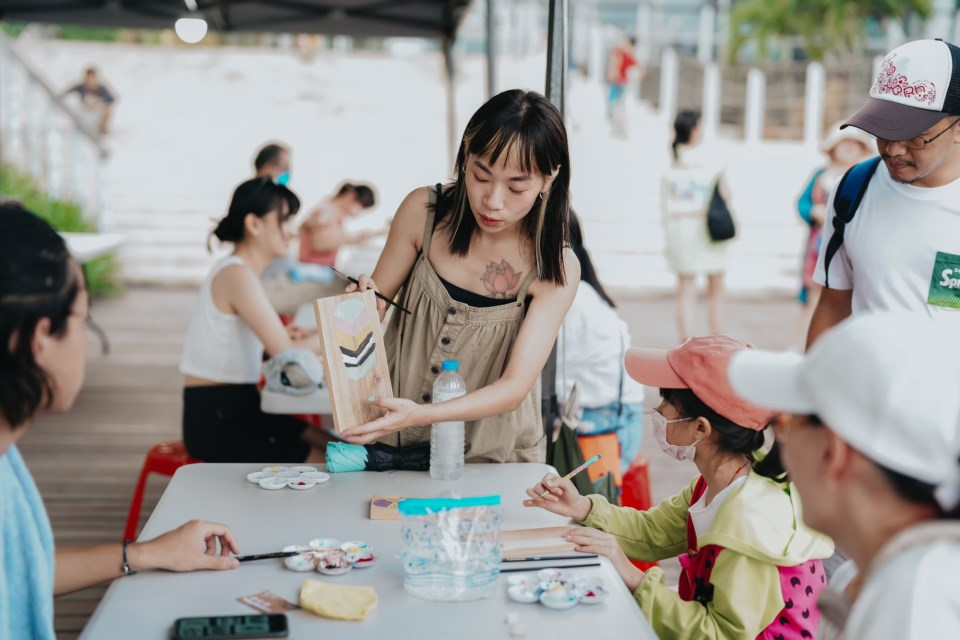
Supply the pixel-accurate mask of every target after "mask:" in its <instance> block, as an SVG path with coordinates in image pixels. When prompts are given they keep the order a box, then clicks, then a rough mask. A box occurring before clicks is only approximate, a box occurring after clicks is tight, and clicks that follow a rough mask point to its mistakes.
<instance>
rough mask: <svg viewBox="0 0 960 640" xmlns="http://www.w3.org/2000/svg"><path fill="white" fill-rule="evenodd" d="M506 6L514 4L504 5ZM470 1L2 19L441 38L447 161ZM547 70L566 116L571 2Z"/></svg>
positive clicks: (546, 386)
mask: <svg viewBox="0 0 960 640" xmlns="http://www.w3.org/2000/svg"><path fill="white" fill-rule="evenodd" d="M507 1H509V0H507ZM471 2H472V0H0V20H10V21H22V22H42V23H54V24H85V25H96V26H108V27H128V28H144V29H169V28H171V27H172V26H173V24H174V22H175V21H176V20H177V19H178V18H181V17H187V14H188V13H189V14H192V15H191V16H190V17H199V18H203V19H205V20H206V21H207V24H208V25H209V27H210V28H211V29H215V30H218V31H226V32H230V31H237V32H240V31H245V32H259V33H264V32H273V33H318V34H331V35H334V34H337V35H339V34H342V35H351V36H371V37H377V36H379V37H384V36H408V37H425V38H438V39H440V40H441V42H442V43H443V47H442V52H443V58H444V63H445V71H446V74H445V75H446V78H445V80H446V85H447V129H448V155H449V159H450V164H451V165H452V164H453V157H454V155H455V149H456V142H457V140H458V138H459V136H458V132H457V127H456V121H455V108H454V102H455V98H454V84H455V69H454V56H453V43H454V40H455V38H456V32H457V28H458V27H459V25H460V22H461V20H462V19H463V16H464V14H465V13H466V11H467V9H468V8H469V6H470V4H471ZM496 2H497V0H486V9H487V11H486V36H487V47H486V54H487V83H486V84H487V93H488V95H492V94H493V93H494V90H495V85H496V80H495V76H494V69H495V67H496V64H495V52H496V47H495V45H494V36H495V25H494V13H495V10H494V5H495V4H496ZM547 4H548V6H549V12H548V19H547V68H546V83H545V84H546V86H545V91H544V93H545V94H546V96H547V98H548V99H550V100H551V101H552V102H553V103H554V104H555V105H556V106H557V108H558V109H559V110H560V113H561V114H563V113H564V107H565V102H566V100H565V98H566V79H567V68H568V60H567V43H568V41H567V33H568V28H569V25H568V16H569V6H570V5H569V1H568V0H547ZM556 358H557V348H556V344H554V347H553V351H552V352H551V354H550V357H549V359H548V360H547V363H546V366H545V367H544V369H543V375H542V376H541V384H542V389H543V394H542V400H541V402H542V403H543V415H544V423H545V424H544V427H545V431H546V432H547V433H548V434H549V433H551V432H552V431H553V425H552V423H553V416H556V415H557V414H558V412H557V397H556V391H555V387H554V385H555V378H556Z"/></svg>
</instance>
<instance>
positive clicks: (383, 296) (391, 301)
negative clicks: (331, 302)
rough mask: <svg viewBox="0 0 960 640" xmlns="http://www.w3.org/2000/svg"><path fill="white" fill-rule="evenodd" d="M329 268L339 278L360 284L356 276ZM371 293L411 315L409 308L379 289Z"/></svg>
mask: <svg viewBox="0 0 960 640" xmlns="http://www.w3.org/2000/svg"><path fill="white" fill-rule="evenodd" d="M330 268H331V269H333V272H334V273H335V274H337V275H338V276H340V277H341V278H345V279H347V280H349V281H350V282H352V283H353V284H355V285H357V286H359V285H360V282H359V281H358V280H357V279H356V278H351V277H350V276H348V275H347V274H345V273H343V272H342V271H337V270H336V269H334V268H333V267H330ZM373 295H375V296H377V297H378V298H380V299H381V300H383V301H384V302H386V303H387V304H391V305H393V306H395V307H396V308H397V309H400V311H403V312H404V313H406V314H409V315H413V314H412V313H410V310H409V309H407V308H405V307H402V306H400V305H399V304H397V303H396V302H394V301H393V300H391V299H390V298H388V297H387V296H385V295H383V294H382V293H380V292H379V291H374V292H373Z"/></svg>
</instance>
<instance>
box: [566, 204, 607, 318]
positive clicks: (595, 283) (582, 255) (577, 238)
mask: <svg viewBox="0 0 960 640" xmlns="http://www.w3.org/2000/svg"><path fill="white" fill-rule="evenodd" d="M570 248H571V249H573V253H574V254H575V255H576V256H577V260H579V261H580V282H586V283H587V284H589V285H590V286H591V287H593V290H594V291H596V292H597V295H599V296H600V297H601V298H602V299H603V301H604V302H606V303H607V304H608V305H610V307H611V308H613V309H616V308H617V305H616V304H614V302H613V299H612V298H611V297H610V296H609V295H607V292H606V291H605V290H604V288H603V285H602V284H600V277H599V276H598V275H597V270H596V268H595V267H594V266H593V260H591V259H590V253H589V252H588V251H587V247H586V246H584V244H583V229H582V228H581V227H580V219H579V218H578V217H577V214H576V213H575V212H574V211H573V209H571V210H570Z"/></svg>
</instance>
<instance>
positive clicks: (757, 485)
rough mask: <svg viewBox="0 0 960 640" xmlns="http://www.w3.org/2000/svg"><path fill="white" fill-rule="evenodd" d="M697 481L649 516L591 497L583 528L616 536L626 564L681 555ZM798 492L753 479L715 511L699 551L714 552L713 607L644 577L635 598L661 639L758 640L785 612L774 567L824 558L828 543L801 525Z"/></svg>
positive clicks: (657, 577)
mask: <svg viewBox="0 0 960 640" xmlns="http://www.w3.org/2000/svg"><path fill="white" fill-rule="evenodd" d="M695 484H696V479H694V481H693V482H691V483H690V485H689V486H687V487H686V488H685V489H684V490H683V491H681V492H680V493H679V494H678V495H675V496H673V497H672V498H668V499H666V500H664V501H663V502H661V503H660V504H659V505H657V506H656V507H654V508H652V509H650V510H649V511H637V510H635V509H631V508H629V507H617V506H614V505H611V504H610V503H609V502H607V501H606V499H604V498H603V497H602V496H590V501H591V503H592V507H591V509H590V513H589V514H588V515H587V518H586V520H584V521H583V523H582V524H584V525H586V526H588V527H593V528H595V529H600V530H601V531H606V532H607V533H610V534H612V535H614V536H615V537H616V538H617V539H618V542H619V543H620V546H621V548H622V549H623V551H624V553H626V555H627V557H629V558H632V559H635V560H648V561H652V560H662V559H665V558H673V557H676V556H678V555H680V554H681V553H685V552H686V551H687V510H688V509H689V507H690V498H691V495H692V494H693V488H694V485H695ZM795 493H796V491H795V490H793V489H792V487H790V486H786V485H783V484H778V483H776V482H774V481H773V480H770V479H769V478H765V477H763V476H760V475H758V474H756V473H751V474H750V475H749V476H748V477H747V480H746V482H744V483H743V484H742V485H741V486H739V487H737V488H735V489H733V490H732V491H731V493H730V494H729V495H728V496H727V497H726V499H725V500H724V502H723V504H722V505H720V507H719V509H718V511H717V514H716V518H715V519H714V522H713V527H712V528H711V530H710V531H709V532H706V533H704V534H702V535H701V534H698V538H697V547H698V548H702V547H705V546H707V545H718V546H721V547H723V548H724V552H723V553H721V554H720V555H718V556H717V561H716V566H715V567H714V568H713V573H712V575H711V578H710V581H711V583H712V584H713V586H714V596H713V601H712V602H710V603H708V604H707V605H706V606H704V605H703V604H701V603H699V602H695V601H684V600H681V599H680V596H679V595H678V594H677V592H676V591H675V590H674V589H671V588H670V587H667V586H666V585H665V584H664V583H663V570H662V569H660V568H659V567H654V568H653V569H651V570H650V571H647V572H646V575H645V576H644V579H643V581H642V582H641V583H640V586H639V587H637V590H636V591H635V592H634V594H633V595H634V598H635V599H636V601H637V604H638V605H640V608H641V609H643V613H644V615H646V617H647V619H648V620H649V621H650V624H651V625H652V626H653V628H654V631H656V632H657V635H659V636H662V637H664V638H705V639H706V638H716V639H728V638H756V637H757V635H758V634H759V633H760V632H761V631H763V630H764V629H765V628H766V627H767V626H768V625H769V624H771V623H772V622H773V620H774V618H775V616H776V615H777V613H779V612H780V611H781V610H782V609H783V608H784V600H783V597H782V595H781V588H780V574H779V571H778V567H792V566H795V565H798V564H802V563H804V562H809V561H810V560H815V559H821V558H827V557H829V556H830V555H831V554H832V553H833V542H832V541H831V540H830V539H829V538H827V537H826V536H823V535H822V534H819V533H816V532H814V531H812V530H811V529H808V528H807V527H805V526H804V524H803V522H802V520H801V517H800V503H799V500H797V499H796V497H795Z"/></svg>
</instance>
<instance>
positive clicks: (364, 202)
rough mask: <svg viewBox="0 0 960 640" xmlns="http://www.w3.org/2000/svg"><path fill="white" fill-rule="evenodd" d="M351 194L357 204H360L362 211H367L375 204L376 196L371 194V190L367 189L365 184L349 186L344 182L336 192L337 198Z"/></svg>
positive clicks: (349, 184)
mask: <svg viewBox="0 0 960 640" xmlns="http://www.w3.org/2000/svg"><path fill="white" fill-rule="evenodd" d="M348 193H352V194H353V195H354V197H355V198H356V199H357V202H359V203H360V206H361V207H363V208H364V209H369V208H370V207H372V206H373V205H375V204H377V196H376V194H375V193H374V192H373V189H371V188H370V187H368V186H367V185H365V184H351V183H349V182H345V183H344V184H343V186H342V187H340V190H339V191H337V197H338V198H339V197H340V196H344V195H347V194H348Z"/></svg>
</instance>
